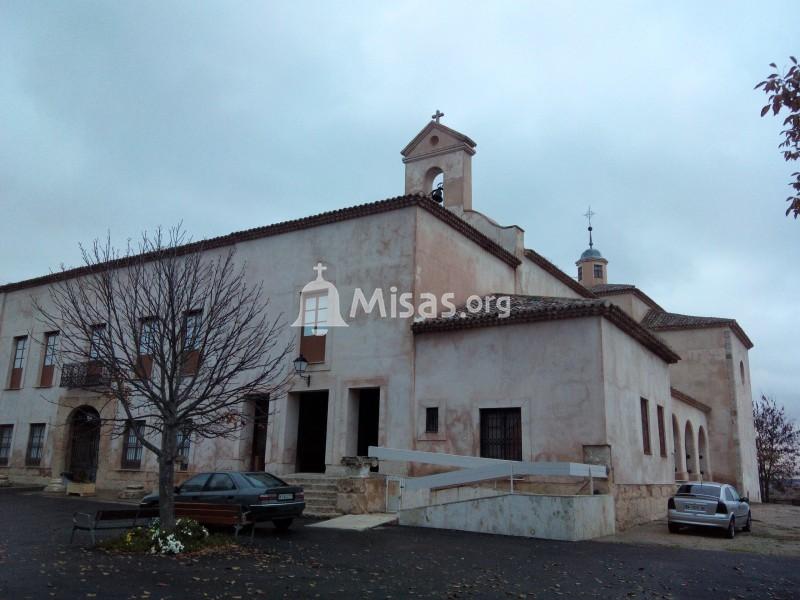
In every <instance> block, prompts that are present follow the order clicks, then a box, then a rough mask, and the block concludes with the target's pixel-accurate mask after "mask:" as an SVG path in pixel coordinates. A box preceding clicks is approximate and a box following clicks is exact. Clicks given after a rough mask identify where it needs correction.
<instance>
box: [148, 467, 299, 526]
mask: <svg viewBox="0 0 800 600" xmlns="http://www.w3.org/2000/svg"><path fill="white" fill-rule="evenodd" d="M175 501H176V502H216V503H221V504H239V505H241V507H242V509H243V510H247V511H250V514H251V516H252V518H253V520H255V521H258V522H262V521H272V523H273V524H274V525H275V527H276V529H279V530H281V531H284V530H286V529H288V528H289V526H290V525H291V524H292V520H293V519H295V518H297V517H299V516H301V515H302V514H303V510H304V509H305V507H306V502H305V493H304V492H303V488H301V487H298V486H294V485H288V484H287V483H286V482H285V481H283V480H281V479H279V478H278V477H275V475H271V474H269V473H264V472H255V473H253V472H241V471H217V472H213V473H198V474H197V475H195V476H194V477H191V478H190V479H187V480H186V481H184V482H183V483H182V484H181V485H179V486H177V487H176V488H175ZM142 506H148V507H155V506H158V494H149V495H147V496H145V497H144V498H142Z"/></svg>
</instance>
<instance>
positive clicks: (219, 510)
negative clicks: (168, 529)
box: [175, 502, 255, 536]
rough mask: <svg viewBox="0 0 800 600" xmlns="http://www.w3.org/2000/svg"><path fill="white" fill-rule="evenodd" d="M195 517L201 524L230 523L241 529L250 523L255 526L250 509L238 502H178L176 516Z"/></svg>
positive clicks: (235, 529)
mask: <svg viewBox="0 0 800 600" xmlns="http://www.w3.org/2000/svg"><path fill="white" fill-rule="evenodd" d="M181 517H183V518H187V519H194V520H195V521H197V522H198V523H200V524H201V525H230V526H232V527H233V529H234V531H235V534H234V535H235V536H238V535H239V531H240V530H242V529H243V528H244V527H247V526H248V525H249V526H250V527H255V525H254V521H253V520H252V519H251V518H250V511H246V510H244V509H242V507H241V506H239V505H238V504H212V503H204V502H176V503H175V518H176V519H177V518H181Z"/></svg>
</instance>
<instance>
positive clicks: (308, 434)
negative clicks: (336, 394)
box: [297, 391, 328, 473]
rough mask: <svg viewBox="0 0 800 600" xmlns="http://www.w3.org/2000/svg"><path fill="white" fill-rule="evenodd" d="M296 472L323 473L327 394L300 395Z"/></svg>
mask: <svg viewBox="0 0 800 600" xmlns="http://www.w3.org/2000/svg"><path fill="white" fill-rule="evenodd" d="M297 421H298V422H297V471H298V472H300V473H324V472H325V442H326V437H327V430H328V392H327V391H324V392H307V393H305V394H300V409H299V415H298V420H297Z"/></svg>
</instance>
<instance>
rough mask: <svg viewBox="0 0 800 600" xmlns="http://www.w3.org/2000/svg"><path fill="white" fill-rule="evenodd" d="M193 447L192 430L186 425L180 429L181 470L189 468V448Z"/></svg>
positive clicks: (179, 451) (179, 456)
mask: <svg viewBox="0 0 800 600" xmlns="http://www.w3.org/2000/svg"><path fill="white" fill-rule="evenodd" d="M191 448H192V434H191V430H190V429H189V428H188V427H186V428H184V429H182V430H180V431H178V465H179V468H180V470H181V471H186V470H187V469H188V468H189V450H191Z"/></svg>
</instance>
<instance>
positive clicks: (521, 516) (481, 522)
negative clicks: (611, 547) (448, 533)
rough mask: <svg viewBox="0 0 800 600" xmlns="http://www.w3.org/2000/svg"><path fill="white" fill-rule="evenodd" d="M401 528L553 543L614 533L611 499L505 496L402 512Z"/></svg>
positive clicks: (605, 497)
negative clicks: (451, 530)
mask: <svg viewBox="0 0 800 600" xmlns="http://www.w3.org/2000/svg"><path fill="white" fill-rule="evenodd" d="M398 520H399V523H400V525H408V526H412V527H432V528H435V529H458V530H461V531H474V532H477V533H495V534H501V535H516V536H522V537H533V538H541V539H548V540H566V541H577V540H589V539H592V538H597V537H601V536H604V535H612V534H613V533H615V527H614V500H613V498H612V497H611V496H608V495H594V496H540V495H529V494H503V495H500V496H493V497H490V498H475V499H470V500H459V501H456V502H448V503H445V504H436V505H433V506H423V507H419V508H410V509H405V510H401V511H400V513H399V515H398Z"/></svg>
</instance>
